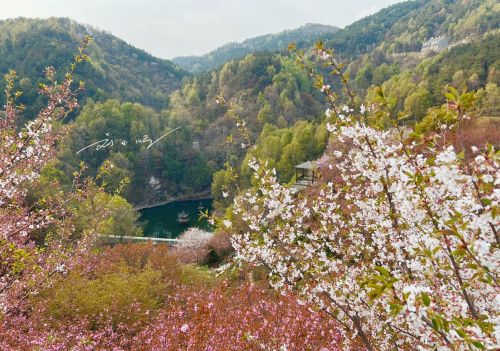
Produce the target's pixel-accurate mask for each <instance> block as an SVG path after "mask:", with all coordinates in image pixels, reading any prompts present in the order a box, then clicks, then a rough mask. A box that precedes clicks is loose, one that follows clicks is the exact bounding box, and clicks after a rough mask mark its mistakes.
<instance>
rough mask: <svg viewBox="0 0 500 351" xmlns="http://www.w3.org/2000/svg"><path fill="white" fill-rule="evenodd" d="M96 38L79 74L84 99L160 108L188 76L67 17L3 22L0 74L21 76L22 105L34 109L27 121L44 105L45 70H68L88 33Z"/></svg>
mask: <svg viewBox="0 0 500 351" xmlns="http://www.w3.org/2000/svg"><path fill="white" fill-rule="evenodd" d="M89 34H90V35H92V38H93V41H92V43H90V44H89V47H88V51H87V54H88V55H89V61H88V62H86V63H84V64H82V65H81V66H80V67H79V68H78V72H76V75H75V78H76V80H83V81H84V82H85V85H86V88H85V91H84V92H83V96H82V101H85V97H92V98H93V99H94V100H99V101H104V100H106V99H109V98H115V99H120V100H122V101H131V102H139V103H142V104H144V105H146V106H150V107H153V108H155V109H161V108H163V107H166V106H167V105H168V95H169V94H170V93H171V92H172V91H173V90H175V89H177V88H179V87H180V85H181V81H182V78H183V77H184V76H185V75H186V72H185V71H183V70H182V69H180V68H178V67H177V66H176V65H174V64H173V63H172V62H170V61H167V60H163V59H159V58H156V57H153V56H151V55H150V54H148V53H147V52H145V51H143V50H140V49H137V48H135V47H133V46H131V45H129V44H127V43H126V42H124V41H123V40H121V39H119V38H117V37H115V36H113V35H111V34H109V33H106V32H104V31H102V30H99V29H96V28H93V27H91V26H88V25H82V24H79V23H77V22H75V21H73V20H70V19H67V18H50V19H45V20H42V19H28V18H17V19H9V20H3V21H0V57H1V60H0V74H1V75H2V76H4V75H5V74H6V73H7V72H8V70H9V69H13V70H15V71H16V72H17V74H18V77H19V79H20V80H19V88H20V89H21V90H22V91H23V96H22V97H21V99H20V102H22V103H23V104H25V105H27V106H29V109H28V111H27V113H26V116H27V117H30V115H32V111H34V110H36V108H37V107H40V106H41V105H42V104H43V102H42V100H43V98H41V97H39V96H38V93H37V89H38V84H39V83H40V82H42V81H43V78H44V70H45V68H46V67H48V66H53V67H54V68H55V69H56V70H57V71H58V72H64V71H65V70H66V69H67V68H68V66H69V64H70V63H71V60H72V58H73V56H74V52H75V48H76V47H77V46H78V45H79V43H80V41H81V40H82V38H83V37H84V36H85V35H89Z"/></svg>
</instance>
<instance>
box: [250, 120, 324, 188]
mask: <svg viewBox="0 0 500 351" xmlns="http://www.w3.org/2000/svg"><path fill="white" fill-rule="evenodd" d="M327 141H328V131H327V129H326V126H325V124H320V125H316V124H314V123H311V122H305V121H302V122H297V123H296V124H295V125H294V126H293V127H290V128H283V129H279V128H277V127H275V126H272V125H269V124H266V125H265V126H264V128H263V129H262V133H261V135H260V136H259V139H258V140H257V144H256V147H255V148H253V149H251V150H250V151H249V152H248V153H247V155H246V157H245V159H244V160H243V163H242V166H241V174H242V176H243V177H244V178H245V179H247V180H248V179H249V178H250V175H251V173H252V172H251V170H250V169H249V167H248V161H249V160H251V159H252V158H256V159H259V160H261V161H262V162H267V163H268V166H269V167H274V168H276V172H277V175H278V178H279V179H280V180H281V181H283V182H285V183H287V182H289V181H290V180H291V179H292V177H293V176H294V167H295V166H296V165H298V164H299V163H302V162H305V161H308V160H314V159H316V158H317V157H319V155H321V153H322V152H323V151H324V149H325V147H326V142H327Z"/></svg>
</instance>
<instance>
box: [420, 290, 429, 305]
mask: <svg viewBox="0 0 500 351" xmlns="http://www.w3.org/2000/svg"><path fill="white" fill-rule="evenodd" d="M421 295H422V302H423V303H424V305H425V306H427V307H429V305H430V304H431V298H430V297H429V295H427V293H426V292H423V291H422V293H421Z"/></svg>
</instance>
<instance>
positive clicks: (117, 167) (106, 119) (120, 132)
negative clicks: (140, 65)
mask: <svg viewBox="0 0 500 351" xmlns="http://www.w3.org/2000/svg"><path fill="white" fill-rule="evenodd" d="M219 95H221V96H223V97H224V99H225V100H226V103H225V104H218V103H217V96H219ZM320 101H321V95H320V94H318V93H317V92H315V89H314V88H313V86H312V82H311V81H310V80H309V78H308V77H307V74H306V72H304V71H303V69H302V68H301V67H300V65H298V64H297V63H296V62H295V60H294V59H293V58H290V57H287V56H282V55H278V54H268V53H262V54H250V55H247V56H246V57H245V58H244V59H241V60H237V61H231V62H228V63H226V64H225V65H224V66H223V67H222V68H221V69H219V70H216V71H213V72H211V73H205V74H203V75H200V76H197V77H191V78H189V79H187V80H186V81H185V84H184V86H183V87H182V89H179V90H177V91H175V92H174V93H172V94H171V96H170V106H169V108H167V109H164V110H162V111H161V112H155V111H153V110H152V109H148V108H145V107H143V106H141V105H139V104H131V103H125V104H122V103H120V102H118V101H116V100H111V101H107V102H104V103H95V102H93V101H91V102H89V103H87V105H86V106H85V107H84V108H83V111H82V112H81V114H80V115H79V116H78V117H77V118H76V119H75V121H74V122H72V123H71V124H70V135H69V137H68V138H66V140H65V142H64V143H63V145H62V146H61V154H60V160H61V163H60V165H59V168H60V169H61V170H64V174H66V175H67V176H68V179H69V178H70V177H71V174H72V173H73V171H75V170H76V169H77V168H78V164H79V162H80V161H85V163H86V164H87V165H88V166H89V172H90V174H92V175H95V174H96V172H97V170H98V169H99V168H100V167H101V166H102V165H103V162H104V161H106V160H107V161H109V162H111V163H112V164H113V165H114V166H113V169H112V170H110V172H109V177H107V178H106V183H107V186H108V189H109V190H110V191H112V190H114V189H116V187H117V186H118V182H119V179H122V178H124V177H128V178H129V179H130V180H131V183H130V184H129V186H128V187H127V188H126V189H125V195H126V197H127V199H129V200H130V201H132V202H134V203H135V204H147V203H154V202H160V201H165V200H166V199H168V198H169V197H172V196H185V195H190V194H195V193H198V192H200V191H203V190H207V189H209V188H210V184H211V181H212V174H213V173H214V172H216V171H217V170H219V169H221V168H223V167H224V165H225V164H227V165H230V166H233V167H239V165H240V163H241V160H242V159H243V158H244V157H245V154H246V151H247V150H246V149H244V148H242V147H241V143H246V142H247V141H246V140H245V139H244V138H243V136H242V135H241V134H239V133H238V131H237V129H238V128H237V123H238V121H237V120H236V118H239V119H241V120H244V121H245V123H246V127H247V128H248V131H249V133H250V135H249V138H250V140H251V142H252V143H253V142H254V141H255V140H256V139H257V138H258V137H259V135H260V134H261V131H262V130H263V128H264V126H266V125H268V127H267V129H266V132H265V133H264V134H265V135H270V134H272V135H274V136H275V137H277V136H278V135H279V137H278V139H279V141H278V144H279V145H278V144H274V141H275V140H274V139H269V138H267V137H266V138H265V139H262V138H264V137H265V136H262V137H261V139H262V144H263V147H262V149H263V150H267V148H269V147H271V148H273V149H274V151H275V152H274V153H273V155H275V156H274V160H273V162H276V163H280V167H281V169H283V170H284V172H283V180H284V181H288V180H290V177H291V174H290V170H291V167H293V165H294V164H295V163H297V162H302V161H304V160H305V159H308V158H311V157H317V156H318V155H319V153H320V152H321V150H322V149H323V148H324V146H325V142H326V139H325V138H326V133H325V132H326V130H325V129H324V126H323V129H321V128H320V129H321V131H320V129H317V128H318V126H319V122H318V121H319V120H320V119H321V118H322V112H321V111H322V107H321V103H320ZM236 116H237V117H236ZM298 122H300V125H297V126H296V127H295V124H296V123H298ZM179 127H180V129H178V130H176V131H175V132H173V133H172V134H171V135H168V136H167V137H166V138H165V139H163V140H162V141H161V142H159V143H157V144H155V145H153V146H152V147H151V148H148V145H149V144H148V143H143V142H140V140H143V136H144V135H148V136H149V137H150V138H151V139H152V140H153V141H154V140H156V139H157V138H159V137H161V136H162V135H164V134H165V133H168V132H169V131H172V130H173V129H175V128H179ZM278 128H280V130H276V131H274V130H275V129H278ZM299 131H303V132H305V133H299ZM300 134H302V136H301V135H300ZM315 134H316V135H315ZM231 135H232V137H231V138H232V139H233V142H228V137H230V136H231ZM294 135H296V136H295V137H294ZM305 136H307V137H305ZM311 138H312V139H311ZM103 139H108V140H113V141H114V143H113V145H108V146H107V147H103V148H97V147H96V146H95V145H94V146H93V147H91V148H88V149H85V150H83V151H82V152H79V150H81V149H82V148H85V147H86V146H88V145H91V144H93V143H94V142H97V141H99V140H103ZM313 139H314V140H316V141H315V142H314V145H313V144H311V140H313ZM138 140H139V142H138ZM123 141H125V143H122V142H123ZM270 141H273V143H271V144H270ZM288 145H290V146H289V147H288V150H285V149H286V148H287V146H288ZM259 150H260V149H259ZM282 154H283V155H285V154H286V155H288V156H286V160H282V161H280V160H281V155H282ZM266 157H267V156H266ZM280 175H281V174H280ZM152 179H154V180H152ZM155 184H156V185H155Z"/></svg>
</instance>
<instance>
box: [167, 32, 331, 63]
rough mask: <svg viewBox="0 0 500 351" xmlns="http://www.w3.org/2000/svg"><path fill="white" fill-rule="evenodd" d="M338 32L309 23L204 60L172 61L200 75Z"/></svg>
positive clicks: (222, 49) (225, 48)
mask: <svg viewBox="0 0 500 351" xmlns="http://www.w3.org/2000/svg"><path fill="white" fill-rule="evenodd" d="M338 30H339V29H338V28H337V27H335V26H328V25H322V24H314V23H308V24H306V25H304V26H302V27H300V28H297V29H293V30H285V31H283V32H280V33H277V34H267V35H262V36H259V37H256V38H251V39H247V40H245V41H243V42H241V43H229V44H226V45H223V46H221V47H219V48H217V49H215V50H213V51H211V52H209V53H208V54H205V55H202V56H180V57H176V58H174V59H172V61H173V62H175V63H177V64H178V65H179V66H180V67H182V68H184V69H185V70H188V71H190V72H193V73H199V72H204V71H208V70H211V69H214V68H217V67H220V66H222V65H223V64H224V63H225V62H228V61H230V60H234V59H239V58H242V57H244V56H245V55H247V54H249V53H255V52H261V51H268V52H274V51H281V50H284V49H286V47H287V46H288V44H289V43H290V42H292V41H293V42H297V44H299V45H302V46H308V45H312V44H313V43H314V42H315V41H317V40H319V39H325V38H327V37H329V36H331V34H333V33H335V32H337V31H338Z"/></svg>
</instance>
